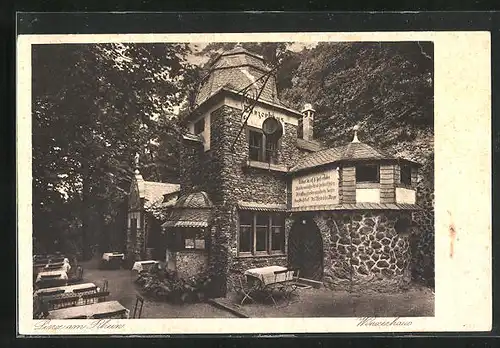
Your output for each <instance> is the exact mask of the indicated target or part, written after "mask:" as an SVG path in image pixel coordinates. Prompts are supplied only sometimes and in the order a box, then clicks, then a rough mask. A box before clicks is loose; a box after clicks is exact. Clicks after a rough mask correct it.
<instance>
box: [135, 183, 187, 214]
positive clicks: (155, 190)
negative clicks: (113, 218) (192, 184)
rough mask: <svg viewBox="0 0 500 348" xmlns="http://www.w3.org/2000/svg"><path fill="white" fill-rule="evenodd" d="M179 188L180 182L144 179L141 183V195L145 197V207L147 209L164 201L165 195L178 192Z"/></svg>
mask: <svg viewBox="0 0 500 348" xmlns="http://www.w3.org/2000/svg"><path fill="white" fill-rule="evenodd" d="M141 186H142V187H141ZM179 190H180V185H179V184H169V183H165V182H155V181H143V182H142V185H139V197H140V198H144V201H145V202H144V208H145V209H147V208H149V207H151V206H152V205H158V204H161V203H163V199H164V195H166V194H169V193H174V192H178V191H179ZM172 203H173V202H172Z"/></svg>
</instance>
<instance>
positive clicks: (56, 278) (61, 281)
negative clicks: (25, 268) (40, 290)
mask: <svg viewBox="0 0 500 348" xmlns="http://www.w3.org/2000/svg"><path fill="white" fill-rule="evenodd" d="M46 276H52V277H46ZM35 283H36V284H37V285H40V284H43V283H50V284H53V286H65V285H68V275H67V274H66V272H65V271H64V270H52V271H43V272H40V273H38V276H37V277H36V281H35Z"/></svg>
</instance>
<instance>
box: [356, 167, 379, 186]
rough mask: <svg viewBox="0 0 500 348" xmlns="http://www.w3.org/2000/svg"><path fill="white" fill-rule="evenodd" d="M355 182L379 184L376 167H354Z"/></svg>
mask: <svg viewBox="0 0 500 348" xmlns="http://www.w3.org/2000/svg"><path fill="white" fill-rule="evenodd" d="M356 182H357V183H360V182H372V183H378V182H380V175H379V167H378V165H358V166H356Z"/></svg>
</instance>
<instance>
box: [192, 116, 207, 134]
mask: <svg viewBox="0 0 500 348" xmlns="http://www.w3.org/2000/svg"><path fill="white" fill-rule="evenodd" d="M204 131H205V119H204V118H202V119H201V120H198V121H196V122H195V124H194V134H195V135H198V134H200V133H203V132H204Z"/></svg>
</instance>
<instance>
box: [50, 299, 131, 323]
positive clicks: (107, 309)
mask: <svg viewBox="0 0 500 348" xmlns="http://www.w3.org/2000/svg"><path fill="white" fill-rule="evenodd" d="M119 310H125V316H126V318H127V319H128V317H129V313H130V311H129V310H128V309H127V308H125V307H123V306H122V305H121V304H120V302H118V301H106V302H98V303H94V304H90V305H84V306H76V307H68V308H62V309H55V310H53V311H50V313H49V315H48V316H47V317H46V319H68V318H73V317H78V316H81V315H84V316H85V317H87V318H88V319H90V318H91V317H92V315H94V314H104V313H111V312H115V311H119Z"/></svg>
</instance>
